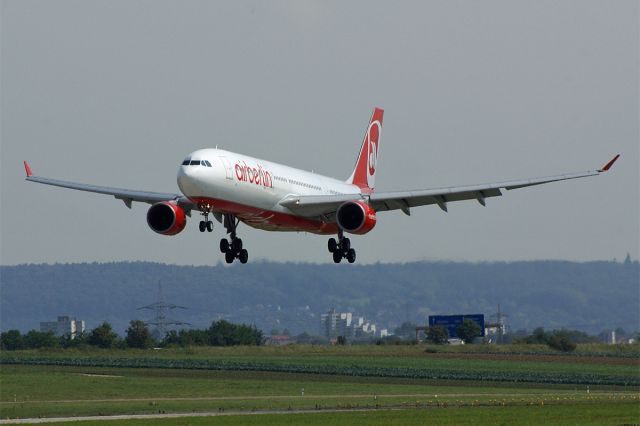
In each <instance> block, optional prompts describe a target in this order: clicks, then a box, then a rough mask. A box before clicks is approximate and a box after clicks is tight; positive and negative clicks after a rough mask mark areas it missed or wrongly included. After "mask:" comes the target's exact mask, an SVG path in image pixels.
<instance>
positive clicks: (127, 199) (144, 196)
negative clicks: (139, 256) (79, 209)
mask: <svg viewBox="0 0 640 426" xmlns="http://www.w3.org/2000/svg"><path fill="white" fill-rule="evenodd" d="M24 170H25V172H27V178H26V180H28V181H30V182H37V183H42V184H45V185H53V186H59V187H62V188H69V189H76V190H78V191H87V192H95V193H97V194H106V195H113V196H114V197H115V198H116V199H118V200H122V201H123V202H124V204H125V205H126V206H127V207H129V208H131V203H132V202H133V201H138V202H143V203H149V204H154V203H158V202H161V201H174V202H176V203H178V204H180V206H182V207H184V208H185V209H186V210H187V211H190V210H191V209H192V208H194V207H195V206H194V205H193V203H192V202H191V201H190V200H189V199H188V198H187V197H185V196H183V195H180V194H169V193H163V192H150V191H137V190H134V189H124V188H112V187H109V186H97V185H89V184H86V183H76V182H68V181H64V180H58V179H50V178H45V177H39V176H34V175H33V173H32V172H31V167H29V164H28V163H27V162H26V161H25V162H24Z"/></svg>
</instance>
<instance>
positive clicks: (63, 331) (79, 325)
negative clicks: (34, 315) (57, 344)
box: [40, 316, 84, 339]
mask: <svg viewBox="0 0 640 426" xmlns="http://www.w3.org/2000/svg"><path fill="white" fill-rule="evenodd" d="M40 331H43V332H48V331H51V332H53V334H55V335H56V336H65V335H68V336H71V338H72V339H74V338H75V337H76V336H77V335H78V334H79V333H84V320H77V319H75V318H71V317H69V316H61V317H58V320H57V321H45V322H41V323H40Z"/></svg>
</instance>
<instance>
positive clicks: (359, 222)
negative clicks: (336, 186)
mask: <svg viewBox="0 0 640 426" xmlns="http://www.w3.org/2000/svg"><path fill="white" fill-rule="evenodd" d="M336 221H337V222H338V226H339V227H340V229H342V230H343V231H345V232H349V233H351V234H359V235H362V234H366V233H367V232H369V231H371V230H372V229H373V227H374V226H376V212H375V210H373V209H372V208H371V207H369V205H368V204H367V203H365V202H363V201H347V202H346V203H344V204H342V205H341V206H340V207H338V211H337V212H336Z"/></svg>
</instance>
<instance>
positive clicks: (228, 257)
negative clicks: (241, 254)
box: [224, 251, 236, 263]
mask: <svg viewBox="0 0 640 426" xmlns="http://www.w3.org/2000/svg"><path fill="white" fill-rule="evenodd" d="M235 258H236V256H235V254H233V252H232V251H228V252H226V253H225V254H224V260H225V262H227V263H233V260H234V259H235Z"/></svg>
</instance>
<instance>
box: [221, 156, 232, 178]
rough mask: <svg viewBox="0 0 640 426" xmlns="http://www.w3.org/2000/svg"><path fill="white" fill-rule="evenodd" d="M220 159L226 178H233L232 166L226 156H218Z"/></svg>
mask: <svg viewBox="0 0 640 426" xmlns="http://www.w3.org/2000/svg"><path fill="white" fill-rule="evenodd" d="M220 160H222V164H224V170H225V172H226V174H227V179H229V180H233V168H232V167H231V163H230V162H229V159H228V158H227V157H222V156H220Z"/></svg>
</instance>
